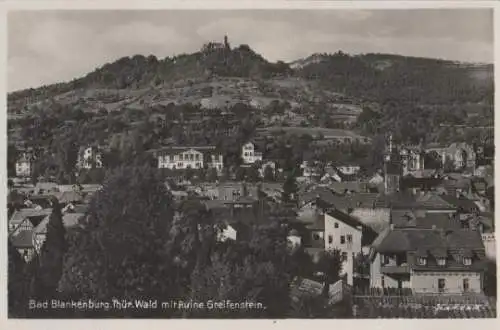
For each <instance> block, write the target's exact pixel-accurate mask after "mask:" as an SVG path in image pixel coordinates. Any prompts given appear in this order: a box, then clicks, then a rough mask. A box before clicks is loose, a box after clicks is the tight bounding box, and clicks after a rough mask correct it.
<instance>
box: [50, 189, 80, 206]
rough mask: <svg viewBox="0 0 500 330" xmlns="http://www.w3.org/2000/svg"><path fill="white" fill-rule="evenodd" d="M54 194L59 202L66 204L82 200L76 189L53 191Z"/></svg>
mask: <svg viewBox="0 0 500 330" xmlns="http://www.w3.org/2000/svg"><path fill="white" fill-rule="evenodd" d="M54 196H55V197H56V198H57V200H58V201H59V203H62V204H68V203H73V202H81V201H82V200H83V196H82V194H81V193H78V192H76V191H64V192H59V193H55V194H54Z"/></svg>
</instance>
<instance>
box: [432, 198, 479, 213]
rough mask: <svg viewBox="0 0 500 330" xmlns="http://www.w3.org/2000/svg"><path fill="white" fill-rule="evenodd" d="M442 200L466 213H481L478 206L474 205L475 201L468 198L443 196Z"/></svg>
mask: <svg viewBox="0 0 500 330" xmlns="http://www.w3.org/2000/svg"><path fill="white" fill-rule="evenodd" d="M440 198H441V199H443V200H444V201H445V202H447V203H449V204H450V205H453V206H454V207H455V208H457V209H459V210H460V211H463V212H466V213H473V212H478V211H479V207H478V206H477V205H476V203H474V201H472V200H470V199H468V198H465V197H459V198H457V197H455V196H450V195H442V196H440Z"/></svg>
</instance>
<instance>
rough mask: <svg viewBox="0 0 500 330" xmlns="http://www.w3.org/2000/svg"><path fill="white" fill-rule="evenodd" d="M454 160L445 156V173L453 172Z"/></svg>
mask: <svg viewBox="0 0 500 330" xmlns="http://www.w3.org/2000/svg"><path fill="white" fill-rule="evenodd" d="M455 169H456V168H455V162H454V161H453V159H451V158H450V157H446V159H445V161H444V165H443V171H444V172H445V173H451V172H455Z"/></svg>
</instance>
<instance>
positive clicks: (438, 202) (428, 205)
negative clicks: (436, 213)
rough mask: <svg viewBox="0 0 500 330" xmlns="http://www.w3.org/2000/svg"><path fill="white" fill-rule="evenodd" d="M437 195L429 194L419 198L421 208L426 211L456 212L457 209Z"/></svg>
mask: <svg viewBox="0 0 500 330" xmlns="http://www.w3.org/2000/svg"><path fill="white" fill-rule="evenodd" d="M443 197H444V195H442V196H439V195H437V194H435V193H427V194H425V195H423V196H419V197H418V198H417V203H418V206H419V207H420V208H424V209H426V210H455V209H456V207H455V206H454V205H453V204H452V203H451V202H450V201H448V200H446V199H444V198H443Z"/></svg>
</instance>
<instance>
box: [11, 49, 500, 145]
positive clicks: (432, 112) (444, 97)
mask: <svg viewBox="0 0 500 330" xmlns="http://www.w3.org/2000/svg"><path fill="white" fill-rule="evenodd" d="M237 104H244V105H246V106H248V107H250V108H251V109H253V110H259V111H260V112H257V113H258V116H259V119H260V122H261V125H264V126H283V125H284V126H287V125H288V126H312V127H324V128H333V129H345V128H347V129H353V130H356V131H357V132H358V133H361V134H364V135H376V134H379V133H381V132H382V133H384V132H387V131H388V130H391V131H393V132H394V133H395V136H396V138H398V139H401V140H405V139H406V140H409V141H410V142H413V143H416V142H418V141H419V140H421V139H426V140H428V141H448V140H450V139H452V138H457V137H458V138H466V137H470V136H467V135H471V136H473V137H474V138H477V135H478V134H479V135H481V134H483V133H484V132H478V131H477V130H475V129H473V128H472V129H465V130H464V129H463V128H461V129H455V128H453V125H462V127H464V126H465V127H475V126H488V125H492V123H493V66H492V65H473V64H466V63H456V62H451V61H443V60H436V59H426V58H413V57H406V56H398V55H387V54H365V55H356V56H351V55H348V54H345V53H343V52H337V53H335V54H314V55H312V56H311V57H308V58H305V59H300V60H297V61H295V62H292V63H289V64H287V63H284V62H277V63H271V62H269V61H267V60H266V59H265V58H263V57H262V56H261V55H259V54H257V53H256V52H254V51H253V50H252V49H251V48H250V47H249V46H247V45H240V46H238V47H235V48H231V47H230V45H229V44H228V43H226V44H222V43H221V44H219V43H209V44H206V45H204V46H203V48H201V49H200V51H198V52H195V53H192V54H183V55H179V56H175V57H167V58H164V59H162V60H159V59H157V58H156V57H155V56H147V57H146V56H142V55H135V56H133V57H124V58H121V59H119V60H117V61H115V62H113V63H108V64H105V65H103V66H102V67H100V68H98V69H96V70H95V71H93V72H91V73H89V74H87V75H86V76H84V77H81V78H78V79H75V80H73V81H71V82H68V83H60V84H54V85H49V86H43V87H40V88H37V89H28V90H23V91H18V92H14V93H11V94H9V95H8V115H9V119H12V122H13V123H14V124H13V126H15V122H16V120H19V119H22V118H25V117H30V116H33V115H34V114H36V113H38V112H39V111H40V110H43V111H48V112H50V111H53V110H54V109H67V110H78V111H83V112H93V113H97V112H99V111H101V112H102V111H105V112H114V111H124V110H126V109H132V110H140V111H143V110H147V109H151V108H155V107H167V106H170V105H173V106H176V105H177V106H182V105H191V106H197V107H200V108H203V109H227V108H231V107H233V106H235V105H237ZM54 111H55V110H54ZM443 124H446V125H448V127H447V128H443V127H442V125H443ZM471 132H472V133H471ZM483 135H484V134H483Z"/></svg>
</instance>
